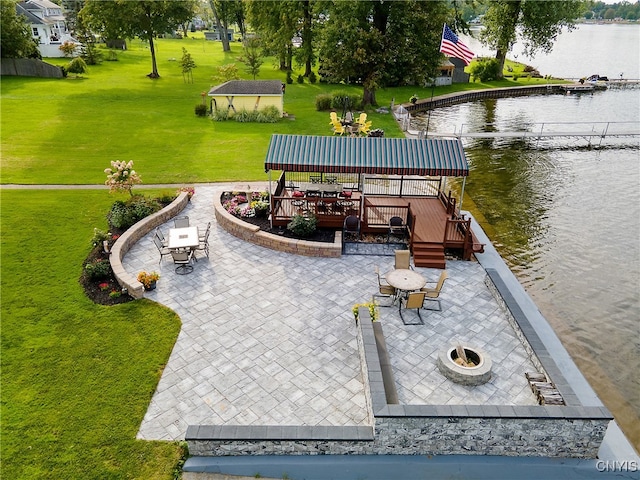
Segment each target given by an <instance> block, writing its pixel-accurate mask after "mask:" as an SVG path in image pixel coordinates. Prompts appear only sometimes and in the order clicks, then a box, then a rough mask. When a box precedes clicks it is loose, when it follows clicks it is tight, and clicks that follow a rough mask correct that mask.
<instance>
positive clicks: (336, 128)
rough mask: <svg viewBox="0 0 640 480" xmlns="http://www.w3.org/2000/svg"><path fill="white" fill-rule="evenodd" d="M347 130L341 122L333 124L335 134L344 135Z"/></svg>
mask: <svg viewBox="0 0 640 480" xmlns="http://www.w3.org/2000/svg"><path fill="white" fill-rule="evenodd" d="M345 132H346V130H345V128H344V127H343V126H342V124H341V123H340V122H336V123H334V124H333V134H334V135H344V134H345Z"/></svg>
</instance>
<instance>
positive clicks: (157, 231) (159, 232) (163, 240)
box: [156, 227, 169, 247]
mask: <svg viewBox="0 0 640 480" xmlns="http://www.w3.org/2000/svg"><path fill="white" fill-rule="evenodd" d="M156 235H157V236H158V238H159V239H160V241H161V242H162V245H163V246H165V247H166V246H167V244H168V243H169V242H167V239H166V238H165V236H164V234H163V233H162V230H160V227H158V228H156Z"/></svg>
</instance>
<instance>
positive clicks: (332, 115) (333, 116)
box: [329, 112, 340, 123]
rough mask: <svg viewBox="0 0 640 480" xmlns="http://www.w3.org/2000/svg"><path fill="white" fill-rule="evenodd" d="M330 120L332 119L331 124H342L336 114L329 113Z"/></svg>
mask: <svg viewBox="0 0 640 480" xmlns="http://www.w3.org/2000/svg"><path fill="white" fill-rule="evenodd" d="M329 118H331V122H330V123H340V119H339V118H338V114H337V113H336V112H331V113H329Z"/></svg>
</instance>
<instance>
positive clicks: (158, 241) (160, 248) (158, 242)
mask: <svg viewBox="0 0 640 480" xmlns="http://www.w3.org/2000/svg"><path fill="white" fill-rule="evenodd" d="M153 243H155V245H156V247H157V248H158V252H160V262H162V257H164V256H165V255H170V254H171V250H169V249H168V248H167V247H165V246H164V245H163V244H162V240H161V239H160V237H158V235H157V233H156V235H154V236H153ZM160 262H158V263H160Z"/></svg>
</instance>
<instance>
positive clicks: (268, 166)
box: [264, 135, 469, 177]
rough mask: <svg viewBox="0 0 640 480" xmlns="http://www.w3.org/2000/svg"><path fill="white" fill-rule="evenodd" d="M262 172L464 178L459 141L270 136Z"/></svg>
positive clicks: (465, 166) (466, 171) (466, 167)
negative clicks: (280, 171) (281, 171)
mask: <svg viewBox="0 0 640 480" xmlns="http://www.w3.org/2000/svg"><path fill="white" fill-rule="evenodd" d="M264 168H265V170H266V171H269V170H284V171H287V172H327V173H366V174H381V175H423V176H428V175H433V176H448V177H464V176H467V175H468V174H469V164H468V162H467V157H466V156H465V153H464V148H463V147H462V142H461V141H460V140H459V139H431V138H430V139H415V138H385V137H339V136H313V135H272V136H271V142H270V143H269V149H268V150H267V157H266V159H265V162H264Z"/></svg>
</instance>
